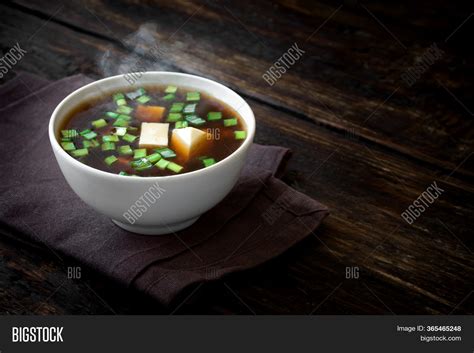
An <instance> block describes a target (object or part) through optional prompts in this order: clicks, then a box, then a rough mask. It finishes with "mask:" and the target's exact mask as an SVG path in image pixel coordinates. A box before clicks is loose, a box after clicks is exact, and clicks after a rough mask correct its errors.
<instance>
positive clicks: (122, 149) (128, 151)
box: [118, 145, 133, 156]
mask: <svg viewBox="0 0 474 353" xmlns="http://www.w3.org/2000/svg"><path fill="white" fill-rule="evenodd" d="M118 151H119V154H120V155H122V156H131V155H132V154H133V150H132V148H131V147H130V146H129V145H125V146H119V148H118Z"/></svg>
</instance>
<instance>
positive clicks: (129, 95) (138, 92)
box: [125, 88, 146, 99]
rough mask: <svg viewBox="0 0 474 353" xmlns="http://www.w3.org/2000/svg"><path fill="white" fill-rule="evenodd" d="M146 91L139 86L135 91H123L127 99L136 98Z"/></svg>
mask: <svg viewBox="0 0 474 353" xmlns="http://www.w3.org/2000/svg"><path fill="white" fill-rule="evenodd" d="M145 93H146V91H145V89H144V88H139V89H137V90H136V91H133V92H128V93H125V95H126V96H127V98H128V99H136V98H138V97H140V96H143V95H144V94H145Z"/></svg>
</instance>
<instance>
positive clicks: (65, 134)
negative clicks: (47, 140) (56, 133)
mask: <svg viewBox="0 0 474 353" xmlns="http://www.w3.org/2000/svg"><path fill="white" fill-rule="evenodd" d="M61 135H63V137H64V138H67V139H73V138H75V137H77V136H79V134H78V133H77V130H75V129H70V130H61Z"/></svg>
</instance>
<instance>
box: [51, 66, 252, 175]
mask: <svg viewBox="0 0 474 353" xmlns="http://www.w3.org/2000/svg"><path fill="white" fill-rule="evenodd" d="M132 74H133V73H132ZM136 74H138V73H136ZM140 74H141V75H142V76H143V75H150V74H153V75H155V74H158V75H163V76H181V77H192V78H194V79H198V80H201V81H204V82H208V83H211V84H214V85H217V86H219V87H220V88H221V89H224V90H227V91H228V92H230V93H231V94H234V95H236V96H237V97H238V98H240V99H241V100H242V101H243V104H242V106H241V107H240V108H239V110H240V109H241V108H244V107H248V110H249V115H248V118H249V119H248V120H249V122H250V124H249V122H247V119H246V118H244V117H242V119H243V120H244V122H245V125H246V128H247V138H246V139H245V141H244V142H243V143H242V144H241V145H240V146H239V147H238V148H237V149H236V150H235V151H233V152H232V153H231V154H230V155H228V156H227V157H226V158H224V159H222V160H220V161H218V162H217V163H215V164H213V165H211V166H209V167H206V168H201V169H198V170H194V171H191V172H186V173H183V174H176V175H164V176H147V177H139V178H136V177H135V178H133V177H130V176H128V175H119V174H114V173H111V172H106V171H103V170H100V169H97V168H93V167H91V166H89V165H87V164H85V163H82V162H80V161H78V160H77V159H75V158H73V157H72V156H71V155H70V154H69V153H67V152H66V151H64V150H63V148H62V147H61V146H60V144H59V142H58V139H57V138H56V134H55V131H54V130H55V129H54V124H55V122H56V120H57V117H58V112H59V110H61V109H62V108H63V107H64V106H65V105H67V104H69V100H71V99H72V97H74V96H75V95H77V94H79V93H81V92H83V91H87V90H89V89H90V88H91V87H93V86H96V85H100V84H103V83H104V82H107V81H112V80H117V79H119V78H123V77H124V76H125V74H121V75H115V76H109V77H105V78H102V79H100V80H95V81H93V82H91V83H88V84H87V85H84V86H82V87H79V88H78V89H76V90H74V91H73V92H71V93H69V94H68V95H67V96H66V97H64V98H63V99H62V100H61V102H60V103H59V104H58V105H57V106H56V108H55V109H54V111H53V113H52V114H51V117H50V120H49V124H48V133H49V140H50V143H51V145H52V147H53V149H54V150H55V151H56V152H57V153H59V154H60V155H62V156H64V157H65V158H66V160H69V161H70V162H71V163H72V164H73V165H76V166H77V167H79V168H84V169H86V170H88V171H90V172H92V173H95V174H98V175H102V176H104V177H111V178H122V179H121V180H138V182H141V181H143V182H145V181H158V180H167V179H171V178H172V179H179V178H189V177H190V176H192V175H196V174H205V173H209V172H211V171H212V170H214V169H216V168H222V167H224V166H225V165H227V164H228V163H229V161H230V160H231V159H232V158H234V157H235V156H237V155H238V154H239V153H241V152H242V151H243V150H245V149H247V148H248V147H249V145H250V144H251V143H252V142H253V138H254V135H255V128H256V121H255V115H254V113H253V111H252V108H251V107H250V105H249V104H248V103H247V101H246V100H245V99H244V98H242V97H241V96H240V95H239V94H238V93H237V92H235V91H234V90H232V89H230V88H229V87H227V86H225V85H223V84H221V83H219V82H216V81H214V80H211V79H208V78H205V77H202V76H197V75H191V74H186V73H181V72H173V71H146V72H140ZM190 87H191V88H192V85H191V86H190ZM204 92H205V91H204ZM218 99H220V98H218ZM222 101H223V102H224V103H226V104H228V103H227V102H226V101H224V100H222ZM53 152H54V151H53ZM124 178H127V179H124Z"/></svg>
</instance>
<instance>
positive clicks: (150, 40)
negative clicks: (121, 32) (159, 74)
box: [98, 23, 169, 85]
mask: <svg viewBox="0 0 474 353" xmlns="http://www.w3.org/2000/svg"><path fill="white" fill-rule="evenodd" d="M156 33H157V25H156V24H155V23H145V24H143V25H141V26H140V28H139V29H138V31H136V32H134V33H132V34H130V35H128V36H127V37H126V38H125V39H124V40H122V41H121V42H122V44H123V45H124V46H125V47H126V48H127V49H128V50H129V51H131V53H129V54H126V55H125V54H122V53H120V52H118V51H117V50H116V49H114V48H113V46H109V47H108V49H107V50H106V51H105V52H104V54H102V55H101V56H100V57H99V60H98V68H99V70H100V73H101V74H102V76H103V77H108V76H113V75H119V74H123V75H125V79H126V80H127V81H128V82H129V83H130V84H131V85H133V84H134V83H135V82H136V81H138V80H139V78H140V77H141V75H142V73H143V72H145V71H157V70H162V69H163V68H164V67H163V66H164V65H163V57H164V55H165V53H166V52H167V51H168V50H169V48H168V47H169V46H168V45H166V44H164V43H159V42H158V40H157V39H156V37H155V34H156Z"/></svg>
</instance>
